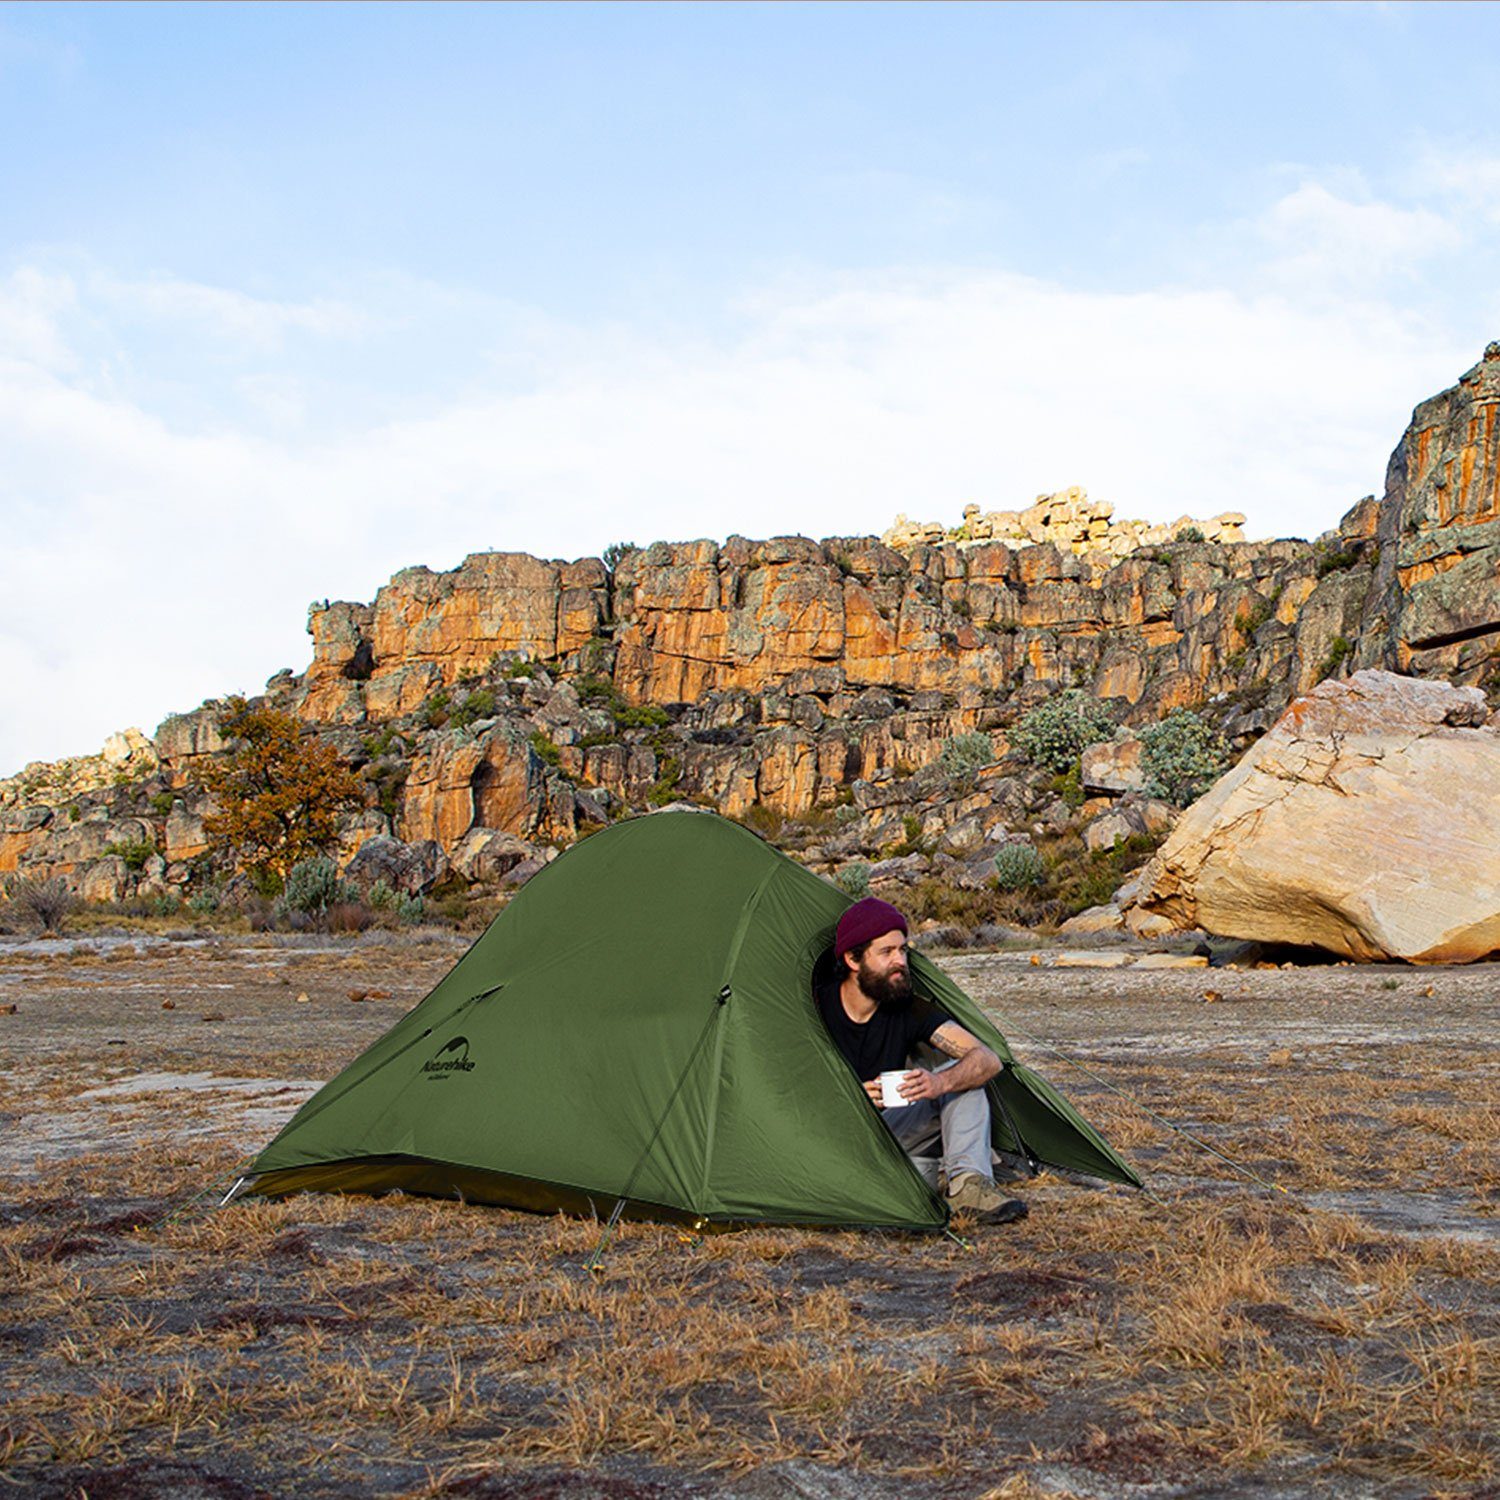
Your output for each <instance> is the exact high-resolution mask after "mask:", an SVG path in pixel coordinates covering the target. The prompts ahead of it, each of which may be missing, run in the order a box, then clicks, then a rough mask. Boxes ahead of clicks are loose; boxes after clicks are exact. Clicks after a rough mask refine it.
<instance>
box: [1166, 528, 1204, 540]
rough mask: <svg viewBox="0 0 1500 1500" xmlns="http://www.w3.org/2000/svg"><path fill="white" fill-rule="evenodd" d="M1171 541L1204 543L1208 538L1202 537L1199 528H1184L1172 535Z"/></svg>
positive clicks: (1201, 530)
mask: <svg viewBox="0 0 1500 1500" xmlns="http://www.w3.org/2000/svg"><path fill="white" fill-rule="evenodd" d="M1172 540H1173V541H1174V542H1206V541H1207V540H1208V538H1207V537H1206V536H1204V535H1203V528H1202V527H1201V526H1184V527H1183V528H1182V530H1181V531H1179V532H1176V533H1175V534H1174V535H1173V537H1172Z"/></svg>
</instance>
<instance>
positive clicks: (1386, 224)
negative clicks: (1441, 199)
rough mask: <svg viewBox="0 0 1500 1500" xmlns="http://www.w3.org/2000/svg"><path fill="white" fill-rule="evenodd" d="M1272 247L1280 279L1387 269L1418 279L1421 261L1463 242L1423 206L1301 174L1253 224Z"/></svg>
mask: <svg viewBox="0 0 1500 1500" xmlns="http://www.w3.org/2000/svg"><path fill="white" fill-rule="evenodd" d="M1254 230H1255V233H1256V234H1257V236H1258V237H1259V239H1260V240H1261V242H1262V244H1263V245H1264V247H1265V249H1266V250H1267V251H1268V252H1269V256H1270V260H1269V265H1268V270H1269V271H1270V272H1271V273H1272V274H1274V275H1275V276H1277V277H1278V278H1279V279H1280V280H1281V281H1282V282H1284V283H1295V282H1297V281H1306V280H1308V279H1309V278H1311V279H1316V280H1317V281H1319V282H1323V281H1327V280H1336V281H1337V282H1339V283H1341V284H1344V285H1352V286H1367V285H1369V284H1371V283H1374V282H1378V281H1380V280H1383V279H1385V278H1387V277H1390V276H1392V275H1396V276H1399V277H1402V278H1407V279H1412V280H1414V279H1416V278H1417V276H1418V275H1419V274H1420V272H1421V270H1422V268H1423V263H1424V262H1426V261H1428V260H1430V259H1431V258H1433V257H1434V256H1440V255H1445V254H1450V253H1452V252H1454V251H1458V250H1461V249H1462V248H1463V246H1464V242H1465V234H1464V232H1463V230H1462V229H1461V227H1460V225H1459V224H1458V223H1457V222H1456V221H1455V220H1454V219H1452V218H1450V217H1447V216H1445V215H1444V214H1441V213H1439V212H1437V211H1436V210H1434V209H1432V208H1427V207H1424V206H1420V205H1418V206H1415V207H1403V206H1401V205H1399V204H1395V203H1389V202H1384V201H1380V200H1377V199H1369V198H1366V199H1364V200H1363V201H1360V200H1356V199H1353V198H1349V197H1344V196H1341V195H1340V194H1338V193H1335V192H1332V191H1330V189H1328V188H1327V187H1325V186H1324V185H1323V184H1322V183H1319V182H1304V183H1302V184H1301V185H1300V186H1299V187H1298V188H1296V190H1295V191H1293V192H1291V193H1288V194H1286V196H1284V197H1282V198H1280V199H1278V200H1277V202H1275V203H1274V204H1272V206H1271V207H1270V209H1269V210H1268V211H1267V212H1266V213H1265V214H1264V215H1262V216H1261V218H1260V219H1259V220H1258V221H1257V222H1256V224H1255V225H1254Z"/></svg>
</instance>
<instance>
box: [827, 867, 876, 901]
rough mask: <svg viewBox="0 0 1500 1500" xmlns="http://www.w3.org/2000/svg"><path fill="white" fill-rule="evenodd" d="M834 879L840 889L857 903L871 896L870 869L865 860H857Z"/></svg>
mask: <svg viewBox="0 0 1500 1500" xmlns="http://www.w3.org/2000/svg"><path fill="white" fill-rule="evenodd" d="M834 879H835V880H836V881H837V882H838V884H839V888H840V889H841V890H843V891H844V892H845V893H846V894H848V895H850V896H853V897H854V899H855V900H856V901H863V900H864V898H865V897H866V896H868V895H869V894H870V867H869V865H867V864H866V863H865V862H864V861H863V860H860V859H856V860H854V861H853V862H852V863H850V864H847V865H845V866H844V867H843V868H842V869H841V870H840V871H839V872H838V874H837V875H835V876H834Z"/></svg>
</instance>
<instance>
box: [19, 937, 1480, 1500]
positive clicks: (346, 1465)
mask: <svg viewBox="0 0 1500 1500" xmlns="http://www.w3.org/2000/svg"><path fill="white" fill-rule="evenodd" d="M464 946H465V941H464V940H462V939H459V938H453V937H449V936H447V935H443V934H431V935H418V937H417V938H416V939H413V938H412V937H410V936H405V937H389V936H387V935H385V934H366V935H365V936H364V937H363V938H360V939H349V940H343V941H331V940H327V939H323V940H318V941H313V940H307V939H298V940H288V939H278V938H273V937H258V938H253V939H248V938H241V939H228V938H218V939H210V940H208V941H203V942H196V943H195V942H189V941H181V940H179V941H167V940H162V939H145V938H139V937H137V938H134V939H125V940H119V939H113V940H112V939H103V940H93V941H91V942H90V943H88V944H83V943H77V942H75V943H67V942H63V943H56V944H19V943H15V942H10V943H8V944H5V945H0V1007H3V1006H6V1005H14V1006H15V1007H16V1011H15V1013H14V1014H3V1013H0V1390H4V1391H5V1392H6V1393H7V1394H6V1396H5V1398H4V1402H3V1405H0V1478H3V1479H6V1480H11V1481H15V1482H17V1483H19V1484H20V1485H22V1486H23V1487H24V1489H25V1490H26V1491H27V1492H29V1493H35V1494H39V1495H57V1496H63V1495H83V1494H87V1495H89V1496H91V1497H96V1500H97V1497H104V1496H116V1497H123V1496H135V1495H142V1496H144V1495H177V1496H227V1497H239V1496H253V1495H262V1494H265V1495H284V1494H293V1493H295V1494H299V1495H304V1494H305V1495H324V1494H326V1495H369V1494H382V1495H385V1494H391V1495H397V1494H400V1495H408V1494H409V1495H479V1496H501V1495H518V1496H519V1495H527V1496H543V1495H567V1496H583V1495H610V1496H620V1497H625V1496H656V1495H663V1496H667V1495H672V1496H675V1495H696V1494H710V1493H726V1494H733V1495H738V1496H745V1497H778V1500H779V1497H792V1496H864V1495H873V1496H877V1497H883V1496H887V1495H889V1496H892V1497H894V1496H897V1495H899V1496H903V1497H904V1496H911V1495H917V1496H927V1495H933V1496H936V1495H953V1496H971V1495H972V1496H978V1495H986V1494H990V1495H995V1496H1005V1497H1010V1500H1021V1497H1026V1496H1034V1495H1043V1494H1046V1495H1054V1496H1056V1495H1077V1496H1105V1495H1108V1496H1114V1495H1143V1496H1144V1495H1181V1496H1193V1497H1208V1496H1229V1495H1244V1496H1250V1495H1287V1496H1290V1495H1302V1494H1322V1493H1328V1494H1337V1495H1348V1496H1354V1495H1370V1496H1376V1495H1379V1496H1386V1495H1389V1496H1393V1497H1394V1496H1402V1497H1406V1496H1412V1497H1415V1496H1422V1495H1447V1494H1451V1495H1476V1496H1477V1495H1500V1489H1497V1488H1496V1483H1497V1478H1496V1476H1497V1472H1500V1449H1497V1445H1496V1438H1495V1434H1496V1432H1497V1430H1500V1389H1497V1376H1496V1371H1497V1368H1500V1296H1497V1292H1500V1151H1497V1143H1500V1066H1497V1055H1496V1039H1497V1037H1500V967H1493V966H1488V967H1478V968H1473V969H1468V970H1455V971H1430V970H1409V969H1398V968H1393V969H1374V968H1349V967H1322V968H1303V969H1280V970H1245V971H1233V970H1226V969H1212V970H1202V969H1198V970H1193V969H1187V970H1164V971H1151V970H1143V969H1131V968H1126V969H1109V970H1093V969H1079V968H1069V967H1056V966H1054V965H1053V959H1054V957H1055V955H1052V954H1048V955H1046V956H1045V960H1044V961H1043V962H1041V963H1035V964H1034V963H1032V962H1031V961H1030V956H1029V955H1027V954H1024V953H1021V954H994V955H962V956H959V957H955V958H952V959H948V960H945V961H944V962H945V963H946V965H947V967H948V968H949V970H950V972H952V973H953V975H954V976H955V978H957V979H958V981H959V982H960V983H961V984H962V985H964V987H965V988H966V989H968V991H969V992H970V993H971V994H972V995H974V997H975V998H976V999H977V1000H979V1001H980V1002H981V1003H982V1004H983V1005H985V1006H986V1007H987V1009H988V1010H989V1011H990V1012H991V1014H993V1015H994V1017H995V1018H996V1020H997V1022H998V1024H999V1025H1000V1026H1001V1029H1002V1030H1003V1031H1005V1032H1006V1034H1007V1036H1008V1037H1009V1038H1010V1040H1011V1042H1012V1045H1013V1046H1014V1048H1015V1050H1016V1052H1017V1054H1018V1055H1019V1056H1020V1057H1021V1058H1022V1059H1023V1060H1024V1061H1026V1062H1028V1063H1030V1064H1031V1065H1032V1066H1034V1067H1036V1068H1038V1069H1039V1070H1040V1071H1041V1072H1043V1073H1044V1074H1046V1075H1047V1076H1048V1077H1049V1078H1050V1079H1051V1080H1052V1081H1053V1082H1054V1083H1055V1084H1057V1085H1058V1086H1060V1087H1061V1088H1063V1089H1064V1091H1065V1092H1067V1093H1068V1094H1069V1095H1070V1096H1071V1097H1072V1098H1074V1100H1075V1101H1076V1102H1077V1103H1079V1104H1080V1106H1081V1107H1082V1108H1083V1109H1084V1111H1085V1113H1087V1114H1088V1115H1089V1116H1090V1117H1091V1118H1092V1119H1094V1120H1095V1121H1096V1123H1098V1124H1099V1125H1100V1126H1101V1128H1103V1129H1105V1131H1106V1133H1107V1134H1108V1135H1109V1136H1110V1138H1111V1139H1112V1140H1113V1141H1114V1142H1115V1143H1116V1145H1117V1146H1118V1147H1119V1148H1120V1149H1121V1150H1122V1151H1124V1152H1125V1154H1126V1155H1127V1156H1128V1157H1129V1158H1130V1159H1131V1160H1132V1161H1133V1162H1135V1163H1136V1165H1137V1166H1138V1167H1139V1168H1140V1169H1141V1170H1142V1171H1143V1172H1144V1173H1145V1174H1146V1175H1147V1177H1148V1180H1149V1184H1150V1187H1151V1194H1152V1196H1149V1197H1148V1196H1144V1195H1140V1194H1135V1193H1130V1192H1127V1191H1125V1190H1120V1189H1112V1190H1108V1191H1104V1192H1099V1191H1092V1190H1089V1189H1086V1188H1083V1187H1079V1186H1075V1185H1072V1184H1068V1183H1063V1182H1058V1181H1055V1180H1052V1179H1047V1178H1043V1179H1041V1180H1039V1181H1038V1182H1036V1183H1034V1184H1030V1185H1028V1187H1027V1189H1026V1196H1028V1197H1029V1198H1030V1200H1031V1202H1032V1207H1033V1212H1032V1215H1031V1218H1030V1219H1029V1220H1027V1221H1026V1222H1025V1223H1024V1224H1022V1225H1019V1226H1014V1227H1012V1228H1009V1229H1006V1230H997V1231H985V1232H979V1233H976V1234H974V1235H973V1236H972V1237H971V1238H970V1242H969V1243H968V1244H967V1245H959V1244H955V1243H953V1242H951V1241H945V1240H935V1239H932V1238H920V1237H889V1236H888V1237H881V1236H868V1235H855V1234H831V1233H829V1234H818V1233H808V1232H801V1231H769V1230H768V1231H750V1232H746V1233H744V1234H739V1235H730V1236H721V1237H715V1238H711V1239H708V1240H703V1241H696V1240H691V1239H685V1238H684V1237H683V1236H681V1235H680V1234H678V1233H677V1232H675V1231H672V1230H669V1229H663V1228H657V1227H654V1226H626V1227H624V1228H623V1229H622V1231H621V1232H620V1234H619V1236H618V1237H617V1239H616V1240H615V1241H614V1242H613V1243H612V1244H611V1246H610V1247H609V1249H608V1251H607V1253H606V1255H605V1257H604V1262H603V1271H602V1274H600V1275H597V1276H593V1277H591V1276H589V1275H588V1274H587V1273H586V1272H585V1271H584V1269H583V1266H584V1262H585V1260H586V1259H587V1258H588V1256H589V1254H590V1252H591V1251H592V1250H593V1249H594V1247H595V1245H596V1244H597V1240H598V1229H597V1226H595V1225H593V1224H591V1223H585V1222H579V1221H570V1220H564V1219H555V1220H552V1219H538V1218H530V1217H527V1216H525V1215H521V1214H512V1213H506V1212H501V1211H497V1210H486V1209H475V1208H465V1207H461V1206H458V1205H451V1204H432V1203H424V1202H418V1201H416V1200H410V1199H404V1200H403V1199H391V1200H382V1201H378V1202H376V1201H370V1200H361V1199H317V1198H302V1199H297V1200H293V1201H291V1202H289V1203H281V1204H264V1203H237V1204H235V1205H232V1206H231V1207H230V1208H228V1209H225V1210H223V1211H220V1212H215V1211H213V1209H212V1206H211V1205H212V1202H213V1195H212V1189H214V1188H215V1187H217V1186H219V1185H221V1184H222V1183H224V1182H225V1181H226V1180H228V1179H229V1178H230V1177H231V1176H232V1173H233V1171H234V1169H235V1167H236V1165H237V1164H238V1163H239V1162H241V1161H242V1160H243V1159H244V1158H245V1157H246V1156H248V1155H249V1154H251V1153H253V1152H254V1151H255V1150H256V1149H257V1148H258V1147H259V1146H260V1145H261V1144H263V1143H264V1142H265V1141H266V1140H267V1139H269V1137H270V1136H271V1135H272V1134H273V1133H274V1131H275V1130H276V1128H277V1126H278V1125H279V1123H280V1122H281V1121H282V1120H284V1119H285V1118H286V1117H287V1116H289V1115H290V1114H291V1112H292V1111H293V1110H294V1109H295V1108H296V1106H297V1105H298V1104H299V1103H300V1102H301V1101H302V1100H303V1099H304V1098H306V1097H307V1095H308V1094H309V1093H310V1092H311V1091H312V1090H313V1089H314V1088H315V1087H316V1086H317V1084H318V1082H319V1081H320V1080H321V1079H323V1078H326V1077H327V1076H329V1075H330V1074H331V1073H332V1072H333V1071H334V1070H335V1069H337V1068H338V1067H339V1066H341V1065H342V1064H343V1063H344V1062H346V1061H347V1060H349V1058H350V1057H352V1056H353V1055H354V1054H355V1053H356V1052H357V1051H358V1050H359V1049H360V1048H362V1047H363V1046H364V1045H366V1044H367V1043H368V1042H370V1041H371V1040H373V1039H374V1038H375V1037H376V1036H378V1035H379V1034H380V1033H381V1032H382V1031H383V1030H384V1029H385V1028H386V1027H388V1026H389V1025H390V1024H391V1023H392V1022H393V1021H394V1020H395V1019H396V1017H397V1016H398V1015H399V1014H401V1012H402V1011H403V1010H404V1009H405V1008H407V1007H408V1006H410V1005H411V1004H412V1003H414V1002H415V1001H416V1000H417V999H419V998H420V997H421V996H422V995H423V994H424V993H426V991H427V990H428V989H429V988H430V987H431V985H432V984H433V983H434V982H435V981H436V980H437V978H439V977H440V975H441V974H442V973H443V972H445V971H446V969H447V968H448V967H449V965H451V963H452V962H453V961H454V960H455V959H456V957H457V956H458V955H459V953H461V952H462V950H463V947H464ZM302 996H305V997H306V998H305V1000H304V999H300V998H299V997H302ZM353 996H361V997H365V998H360V999H359V1000H358V1001H356V1000H354V999H353V998H352V997H353ZM168 1005H169V1006H170V1007H171V1008H167V1009H164V1006H168ZM1114 1090H1119V1091H1123V1095H1122V1093H1117V1092H1114ZM1124 1096H1128V1098H1127V1097H1124ZM1143 1106H1144V1107H1145V1109H1149V1110H1152V1111H1155V1112H1156V1113H1157V1114H1159V1115H1160V1116H1161V1117H1163V1118H1164V1119H1166V1120H1169V1121H1171V1122H1172V1123H1174V1124H1176V1125H1178V1126H1180V1127H1182V1128H1183V1129H1186V1130H1189V1131H1191V1132H1192V1133H1193V1134H1194V1135H1196V1136H1198V1137H1200V1138H1201V1140H1202V1141H1203V1142H1204V1143H1205V1145H1206V1146H1212V1147H1214V1148H1216V1149H1217V1150H1218V1151H1220V1152H1222V1153H1224V1154H1225V1156H1227V1157H1229V1158H1232V1159H1233V1161H1234V1162H1235V1163H1238V1164H1239V1167H1238V1168H1236V1167H1234V1166H1231V1165H1230V1164H1229V1163H1228V1162H1226V1161H1225V1160H1224V1159H1222V1158H1221V1157H1217V1156H1215V1155H1213V1154H1211V1153H1210V1151H1209V1150H1207V1149H1205V1148H1204V1147H1200V1146H1198V1145H1195V1144H1193V1143H1191V1142H1189V1141H1188V1140H1186V1139H1185V1138H1183V1137H1182V1136H1180V1135H1175V1134H1173V1133H1171V1132H1170V1131H1168V1130H1166V1129H1165V1128H1163V1126H1161V1125H1160V1124H1159V1123H1157V1121H1155V1120H1153V1119H1152V1118H1151V1116H1150V1115H1149V1114H1147V1113H1145V1110H1144V1109H1143ZM1246 1173H1250V1174H1254V1177H1255V1178H1258V1179H1261V1181H1256V1180H1253V1179H1252V1178H1251V1177H1250V1176H1247V1175H1245V1174H1246ZM200 1193H203V1194H205V1196H202V1197H195V1195H198V1194H200Z"/></svg>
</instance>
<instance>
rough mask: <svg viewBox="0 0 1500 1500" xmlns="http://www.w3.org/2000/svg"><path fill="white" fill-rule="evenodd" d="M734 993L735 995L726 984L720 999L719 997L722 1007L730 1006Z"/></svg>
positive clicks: (721, 991)
mask: <svg viewBox="0 0 1500 1500" xmlns="http://www.w3.org/2000/svg"><path fill="white" fill-rule="evenodd" d="M733 993H734V992H733V990H731V989H730V988H729V986H728V985H727V984H726V985H725V986H724V988H723V989H722V990H720V991H719V997H718V998H719V1004H720V1005H728V1004H729V997H730V995H732V994H733Z"/></svg>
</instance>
